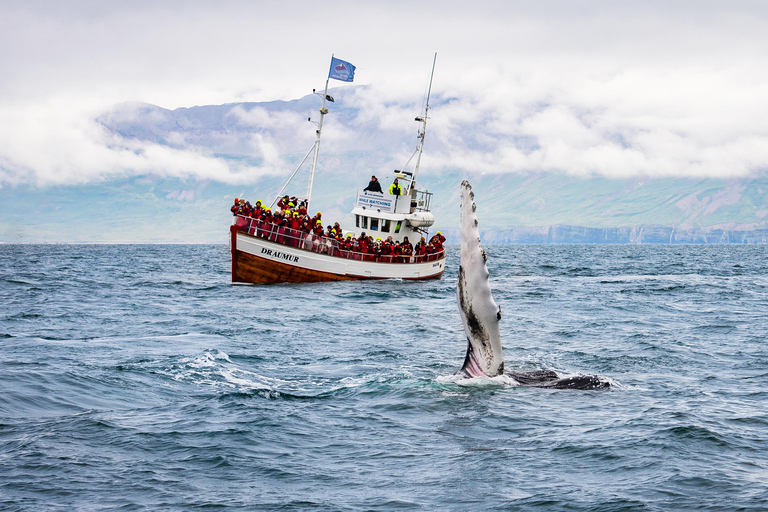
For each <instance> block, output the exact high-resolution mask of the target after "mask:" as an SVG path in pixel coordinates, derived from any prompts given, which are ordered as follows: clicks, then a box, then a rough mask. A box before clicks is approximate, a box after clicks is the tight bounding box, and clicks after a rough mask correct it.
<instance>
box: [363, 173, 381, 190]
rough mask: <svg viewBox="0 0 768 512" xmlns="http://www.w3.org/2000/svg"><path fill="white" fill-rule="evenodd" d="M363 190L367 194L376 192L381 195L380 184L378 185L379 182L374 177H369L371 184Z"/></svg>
mask: <svg viewBox="0 0 768 512" xmlns="http://www.w3.org/2000/svg"><path fill="white" fill-rule="evenodd" d="M363 190H367V191H368V192H378V193H379V194H383V191H382V190H381V183H379V180H377V179H376V176H371V182H370V183H368V186H367V187H365V188H364V189H363Z"/></svg>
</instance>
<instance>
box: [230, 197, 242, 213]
mask: <svg viewBox="0 0 768 512" xmlns="http://www.w3.org/2000/svg"><path fill="white" fill-rule="evenodd" d="M239 208H240V199H239V198H237V197H236V198H235V204H234V205H232V208H230V209H229V211H231V212H232V215H237V210H238V209H239Z"/></svg>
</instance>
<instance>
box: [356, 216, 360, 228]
mask: <svg viewBox="0 0 768 512" xmlns="http://www.w3.org/2000/svg"><path fill="white" fill-rule="evenodd" d="M355 227H356V228H359V227H360V216H359V215H355Z"/></svg>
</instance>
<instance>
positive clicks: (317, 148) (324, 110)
mask: <svg viewBox="0 0 768 512" xmlns="http://www.w3.org/2000/svg"><path fill="white" fill-rule="evenodd" d="M331 63H333V56H331ZM331 65H333V64H331ZM330 81H331V77H330V76H328V79H327V80H326V81H325V91H323V105H322V106H321V107H320V121H319V122H318V123H317V130H316V131H315V133H316V134H317V138H316V139H315V147H314V154H313V155H312V169H311V170H310V171H309V183H308V184H307V210H309V201H310V199H312V185H313V183H314V182H315V168H316V167H317V153H318V151H320V133H321V132H322V131H323V118H324V117H325V114H327V113H328V109H327V108H325V101H326V100H327V99H328V82H330Z"/></svg>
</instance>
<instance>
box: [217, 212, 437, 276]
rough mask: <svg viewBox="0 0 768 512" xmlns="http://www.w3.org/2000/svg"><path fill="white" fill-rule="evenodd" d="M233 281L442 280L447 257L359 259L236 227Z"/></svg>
mask: <svg viewBox="0 0 768 512" xmlns="http://www.w3.org/2000/svg"><path fill="white" fill-rule="evenodd" d="M231 249H232V282H234V283H255V284H261V283H316V282H325V281H348V280H361V279H409V280H412V279H439V278H440V277H441V276H442V274H443V272H444V271H445V257H442V258H440V259H437V260H434V261H425V262H420V263H379V262H373V261H359V260H354V259H347V258H342V257H338V256H330V255H327V254H318V253H316V252H313V251H307V250H303V249H299V248H297V247H290V246H286V245H282V244H278V243H275V242H271V241H269V240H265V239H263V238H260V237H257V236H253V235H249V234H247V233H243V232H240V231H238V230H237V228H236V227H235V226H232V230H231Z"/></svg>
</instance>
